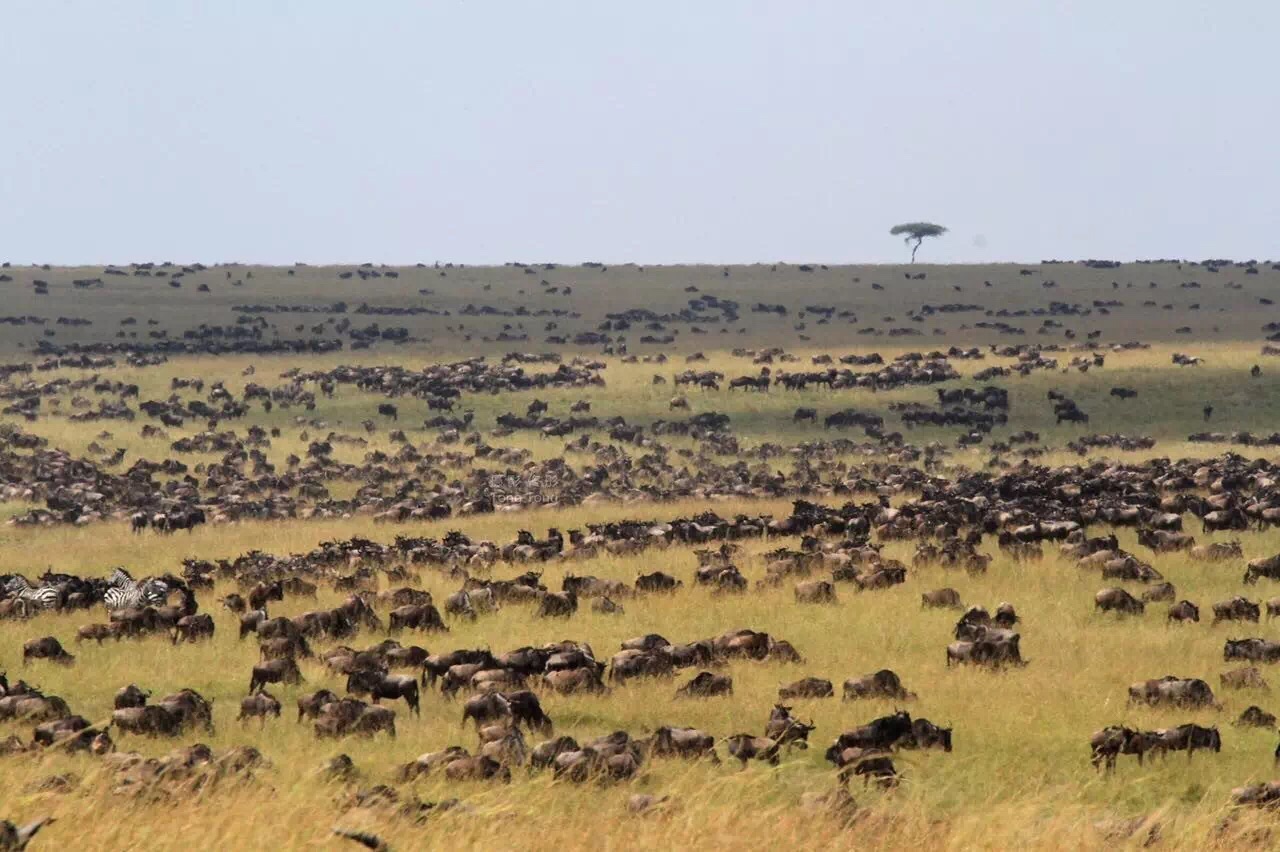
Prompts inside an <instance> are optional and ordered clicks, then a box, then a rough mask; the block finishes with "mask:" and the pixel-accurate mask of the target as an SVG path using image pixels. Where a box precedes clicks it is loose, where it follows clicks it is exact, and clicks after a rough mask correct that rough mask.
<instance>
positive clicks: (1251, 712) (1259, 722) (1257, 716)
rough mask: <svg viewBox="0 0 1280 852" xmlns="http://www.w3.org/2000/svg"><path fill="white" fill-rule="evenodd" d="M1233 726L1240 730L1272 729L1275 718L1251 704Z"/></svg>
mask: <svg viewBox="0 0 1280 852" xmlns="http://www.w3.org/2000/svg"><path fill="white" fill-rule="evenodd" d="M1233 724H1235V725H1239V726H1240V727H1242V728H1274V727H1275V726H1276V717H1275V714H1274V713H1268V712H1267V711H1266V710H1263V709H1262V708H1261V707H1259V706H1258V705H1256V704H1251V705H1250V706H1249V707H1247V708H1245V711H1244V712H1243V713H1241V714H1240V718H1239V719H1236V721H1235V722H1234V723H1233Z"/></svg>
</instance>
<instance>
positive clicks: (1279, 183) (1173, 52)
mask: <svg viewBox="0 0 1280 852" xmlns="http://www.w3.org/2000/svg"><path fill="white" fill-rule="evenodd" d="M1277 32H1280V3H1275V2H1273V0H1234V2H1229V3H1220V2H1219V3H1212V2H1203V3H1202V2H1189V0H1188V1H1187V2H1184V1H1183V0H1159V2H1155V1H1154V0H1153V1H1152V2H1148V0H1123V2H1116V0H1096V1H1095V0H1080V2H1066V0H1056V2H1051V0H1041V2H1026V0H967V2H963V3H959V2H954V0H938V2H935V1H934V0H915V2H911V3H892V2H877V3H867V2H850V0H843V1H842V2H816V1H815V2H806V0H778V2H749V0H739V2H719V1H718V0H697V2H690V0H678V2H666V0H647V2H644V3H609V2H603V3H602V2H599V1H598V0H596V1H595V2H574V3H569V2H556V0H540V1H539V2H537V3H531V2H523V1H522V2H496V0H495V2H475V0H469V1H467V0H464V2H431V3H425V2H395V0H378V2H369V3H351V2H328V0H305V1H304V2H285V1H284V0H268V2H264V0H246V2H236V1H235V0H219V1H218V2H209V3H194V2H187V3H175V2H172V0H163V2H144V0H134V2H107V0H90V1H89V2H81V0H76V2H68V0H8V2H5V3H4V4H3V6H2V7H0V260H9V261H12V262H14V263H31V262H48V263H64V264H65V263H107V262H117V263H123V262H130V261H141V260H172V261H175V262H195V261H201V262H205V263H213V262H230V261H241V262H254V263H293V262H295V261H305V262H310V263H326V262H329V263H339V262H340V263H348V262H352V263H353V262H364V261H374V262H386V263H413V262H419V261H422V262H428V263H429V262H432V261H437V260H438V261H442V262H443V261H454V262H465V263H502V262H505V261H514V260H520V261H527V262H533V261H556V262H564V263H570V262H580V261H587V260H599V261H605V262H612V263H621V262H625V261H636V262H644V263H677V262H701V263H748V262H773V261H790V262H806V261H807V262H825V263H842V262H859V263H873V262H875V263H879V262H885V263H896V262H901V261H904V260H905V259H906V258H907V257H908V249H907V248H906V247H905V246H904V245H903V243H902V241H901V239H899V238H896V237H891V236H890V235H889V233H888V231H889V228H890V227H891V226H893V225H894V224H896V223H898V222H902V221H914V220H928V221H933V222H938V223H940V224H943V225H946V226H947V227H948V228H950V232H949V233H948V234H947V235H946V236H944V237H942V238H940V239H938V240H934V241H930V242H928V243H926V244H925V246H924V247H923V248H922V249H921V251H920V260H921V261H931V262H964V263H979V262H992V261H1035V260H1040V259H1047V258H1063V259H1084V258H1105V259H1118V260H1129V259H1138V258H1156V257H1180V258H1191V259H1203V258H1210V257H1227V258H1233V259H1247V258H1250V257H1256V258H1259V259H1263V258H1267V257H1270V256H1276V255H1280V251H1277V250H1275V249H1273V246H1274V245H1275V243H1276V239H1277V226H1278V225H1280V157H1278V156H1277V154H1278V153H1280V145H1278V144H1277V137H1278V136H1280V109H1277V107H1280V93H1278V92H1280V90H1278V88H1277V81H1278V80H1280V59H1278V58H1277V56H1278V54H1277V53H1276V51H1275V46H1274V39H1275V36H1276V33H1277Z"/></svg>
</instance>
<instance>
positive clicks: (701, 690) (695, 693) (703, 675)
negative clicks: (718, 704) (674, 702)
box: [676, 672, 733, 698]
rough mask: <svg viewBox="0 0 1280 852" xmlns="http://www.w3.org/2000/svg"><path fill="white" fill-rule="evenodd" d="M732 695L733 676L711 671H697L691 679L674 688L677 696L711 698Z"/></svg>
mask: <svg viewBox="0 0 1280 852" xmlns="http://www.w3.org/2000/svg"><path fill="white" fill-rule="evenodd" d="M717 695H733V678H732V677H730V676H728V675H718V674H713V673H712V672H698V674H696V675H694V677H693V679H692V680H690V681H689V682H688V683H686V684H685V685H684V686H681V687H680V688H679V689H677V690H676V697H677V698H711V697H713V696H717Z"/></svg>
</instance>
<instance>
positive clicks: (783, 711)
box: [764, 704, 814, 748]
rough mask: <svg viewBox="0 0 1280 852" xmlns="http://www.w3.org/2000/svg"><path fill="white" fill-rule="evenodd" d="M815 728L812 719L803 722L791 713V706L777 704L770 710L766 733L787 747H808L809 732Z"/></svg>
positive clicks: (765, 727)
mask: <svg viewBox="0 0 1280 852" xmlns="http://www.w3.org/2000/svg"><path fill="white" fill-rule="evenodd" d="M813 730H814V726H813V722H812V720H811V721H810V722H809V723H808V724H806V723H804V722H801V721H800V720H799V719H797V718H796V717H795V716H793V715H792V714H791V708H790V707H788V706H786V705H784V704H775V705H773V710H771V711H770V712H769V721H768V722H766V723H765V726H764V735H765V736H766V737H768V738H769V739H771V740H774V741H775V742H777V743H778V744H779V745H785V746H786V747H787V748H808V747H809V734H810V733H811V732H812V731H813Z"/></svg>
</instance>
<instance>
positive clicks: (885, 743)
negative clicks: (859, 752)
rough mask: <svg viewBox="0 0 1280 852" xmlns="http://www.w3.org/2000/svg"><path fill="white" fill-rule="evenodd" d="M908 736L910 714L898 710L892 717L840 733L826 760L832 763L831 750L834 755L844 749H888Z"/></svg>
mask: <svg viewBox="0 0 1280 852" xmlns="http://www.w3.org/2000/svg"><path fill="white" fill-rule="evenodd" d="M910 736H911V714H910V713H908V712H906V711H905V710H899V711H897V712H895V713H893V714H892V715H889V716H881V717H880V718H878V719H873V720H871V721H870V722H868V723H867V724H865V725H863V726H861V727H858V728H854V729H853V730H850V731H845V732H844V733H842V734H841V735H840V736H839V737H837V738H836V741H835V743H834V744H833V745H832V746H831V748H830V749H828V750H827V754H828V758H827V759H828V760H832V762H834V759H833V758H832V757H831V755H832V754H833V750H834V754H839V753H840V752H841V751H843V750H844V749H846V748H876V749H890V748H893V747H894V746H895V745H897V744H898V742H899V741H900V740H903V739H905V738H907V737H910Z"/></svg>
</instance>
